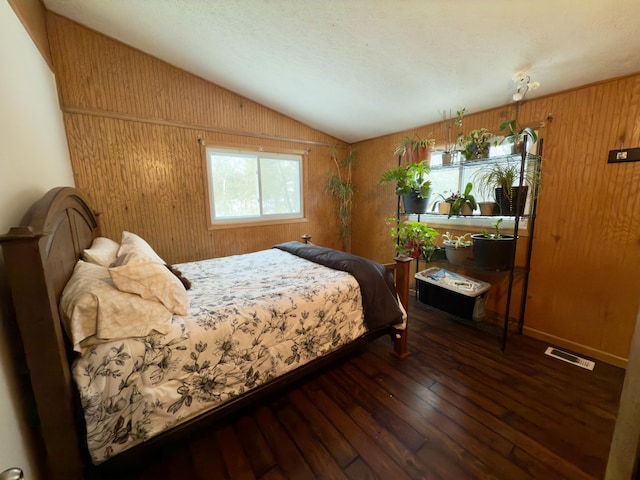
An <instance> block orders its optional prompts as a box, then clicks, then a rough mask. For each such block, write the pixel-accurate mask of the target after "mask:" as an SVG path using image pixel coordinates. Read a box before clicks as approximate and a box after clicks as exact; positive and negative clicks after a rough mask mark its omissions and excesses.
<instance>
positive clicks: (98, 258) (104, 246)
mask: <svg viewBox="0 0 640 480" xmlns="http://www.w3.org/2000/svg"><path fill="white" fill-rule="evenodd" d="M119 249H120V244H119V243H118V242H114V241H113V240H111V239H110V238H107V237H97V238H95V239H94V240H93V242H91V247H90V248H85V249H84V250H83V251H82V259H83V260H85V261H87V262H91V263H95V264H96V265H102V266H103V267H109V266H110V265H111V264H112V263H113V262H115V261H116V258H117V257H118V250H119Z"/></svg>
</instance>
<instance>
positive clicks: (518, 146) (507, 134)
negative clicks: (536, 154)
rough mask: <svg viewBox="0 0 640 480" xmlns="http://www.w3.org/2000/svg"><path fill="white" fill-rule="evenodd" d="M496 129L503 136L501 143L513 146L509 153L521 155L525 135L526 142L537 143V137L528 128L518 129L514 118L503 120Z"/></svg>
mask: <svg viewBox="0 0 640 480" xmlns="http://www.w3.org/2000/svg"><path fill="white" fill-rule="evenodd" d="M498 128H499V129H500V133H501V134H503V135H504V139H503V140H502V143H511V144H513V147H512V150H511V153H522V149H523V148H524V138H525V135H526V137H527V142H531V143H536V142H537V141H538V135H537V134H536V132H535V131H534V130H533V129H532V128H530V127H525V128H520V127H518V125H517V120H516V119H515V118H513V119H511V120H505V121H504V122H502V123H501V124H500V126H499V127H498Z"/></svg>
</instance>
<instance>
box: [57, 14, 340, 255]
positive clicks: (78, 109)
mask: <svg viewBox="0 0 640 480" xmlns="http://www.w3.org/2000/svg"><path fill="white" fill-rule="evenodd" d="M48 29H49V38H50V43H51V50H52V57H53V61H54V66H55V73H56V77H57V83H58V89H59V95H60V102H61V105H62V110H63V113H64V122H65V127H66V130H67V136H68V142H69V149H70V153H71V160H72V164H73V171H74V176H75V182H76V186H77V188H78V189H79V190H80V191H81V192H82V193H83V194H84V195H85V196H86V197H87V198H88V200H89V202H90V204H91V206H92V207H93V208H94V209H95V210H96V211H98V212H101V216H100V223H101V226H102V231H103V233H104V234H105V235H106V236H109V237H111V238H113V239H116V240H117V239H119V237H120V234H121V232H122V231H123V230H129V231H133V232H135V233H138V234H139V235H141V236H143V237H144V238H145V239H147V240H148V241H149V242H150V243H151V245H153V246H154V248H155V249H156V250H157V251H158V253H159V254H160V255H161V256H162V257H163V258H164V259H165V260H166V261H167V262H170V263H177V262H185V261H191V260H198V259H203V258H211V257H219V256H226V255H232V254H240V253H246V252H250V251H255V250H259V249H263V248H269V247H270V246H272V245H273V244H275V243H279V242H284V241H289V240H296V239H299V238H300V236H301V235H302V234H304V233H309V234H311V235H313V241H314V242H317V243H319V244H322V245H327V246H330V247H334V248H340V247H341V245H342V243H341V240H340V233H339V227H338V224H337V221H336V217H335V214H334V209H335V208H336V205H335V203H334V201H333V199H332V198H331V197H330V196H329V195H328V194H327V193H325V192H324V183H325V178H326V173H327V171H328V170H329V169H330V168H331V167H332V165H333V163H332V162H331V160H330V156H329V150H330V146H331V145H334V144H340V142H339V141H338V140H336V139H335V138H332V137H330V136H328V135H326V134H323V133H322V132H319V131H316V130H313V129H311V128H309V127H307V126H305V125H303V124H301V123H299V122H296V121H293V120H292V119H290V118H288V117H286V116H284V115H281V114H279V113H277V112H274V111H273V110H270V109H268V108H265V107H263V106H261V105H259V104H257V103H255V102H251V101H249V100H247V99H246V98H243V97H240V96H238V95H235V94H233V93H231V92H229V91H227V90H225V89H223V88H220V87H218V86H216V85H213V84H211V83H208V82H206V81H204V80H202V79H200V78H198V77H195V76H193V75H190V74H188V73H186V72H184V71H181V70H179V69H177V68H175V67H172V66H171V65H168V64H166V63H164V62H161V61H159V60H157V59H155V58H153V57H151V56H149V55H146V54H144V53H142V52H140V51H138V50H135V49H132V48H130V47H128V46H125V45H123V44H122V43H119V42H117V41H114V40H112V39H109V38H107V37H105V36H104V35H101V34H99V33H96V32H94V31H92V30H89V29H87V28H84V27H82V26H80V25H78V24H76V23H74V22H72V21H69V20H68V19H65V18H63V17H60V16H57V15H55V14H52V13H50V12H49V13H48ZM199 138H200V139H202V140H203V141H204V143H206V144H214V143H221V144H241V145H245V146H247V147H248V148H251V147H255V148H256V149H257V148H259V147H262V148H264V149H267V150H268V149H269V148H278V149H289V150H292V149H295V150H301V151H302V150H304V151H308V154H307V155H306V156H305V164H304V167H305V170H306V172H307V175H306V180H307V181H306V185H305V187H306V190H307V195H306V199H307V202H306V205H305V213H306V218H307V221H306V222H302V223H286V224H280V225H269V226H259V227H256V226H252V227H251V226H247V227H240V228H229V229H223V230H209V229H208V226H209V223H210V222H209V219H208V213H207V207H206V202H207V193H206V183H205V181H206V180H205V179H206V171H205V166H204V155H203V148H204V147H202V146H201V145H200V143H199V142H198V139H199Z"/></svg>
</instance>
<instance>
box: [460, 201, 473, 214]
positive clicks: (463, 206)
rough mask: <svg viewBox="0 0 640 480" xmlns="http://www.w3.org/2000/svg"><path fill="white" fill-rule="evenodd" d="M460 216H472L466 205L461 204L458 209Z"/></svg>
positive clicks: (471, 210)
mask: <svg viewBox="0 0 640 480" xmlns="http://www.w3.org/2000/svg"><path fill="white" fill-rule="evenodd" d="M460 215H473V209H472V208H471V205H469V204H468V203H463V204H462V206H461V207H460Z"/></svg>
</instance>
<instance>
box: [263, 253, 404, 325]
mask: <svg viewBox="0 0 640 480" xmlns="http://www.w3.org/2000/svg"><path fill="white" fill-rule="evenodd" d="M273 248H278V249H280V250H284V251H285V252H289V253H291V254H293V255H296V256H298V257H301V258H304V259H306V260H309V261H312V262H314V263H319V264H320V265H324V266H326V267H330V268H333V269H334V270H340V271H343V272H348V273H350V274H351V275H353V276H354V277H355V279H356V280H357V281H358V284H359V285H360V291H361V295H362V304H363V305H362V306H363V309H364V321H365V323H366V325H367V328H368V329H369V330H375V329H377V328H381V327H387V326H390V325H397V324H398V323H402V311H401V310H400V307H399V306H398V296H397V294H396V287H395V284H394V283H393V272H391V271H390V270H388V269H387V268H385V267H384V266H383V265H380V264H379V263H376V262H373V261H371V260H369V259H366V258H363V257H358V256H357V255H353V254H351V253H346V252H341V251H339V250H333V249H331V248H325V247H318V246H315V245H307V244H305V243H300V242H287V243H281V244H278V245H274V247H273Z"/></svg>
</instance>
